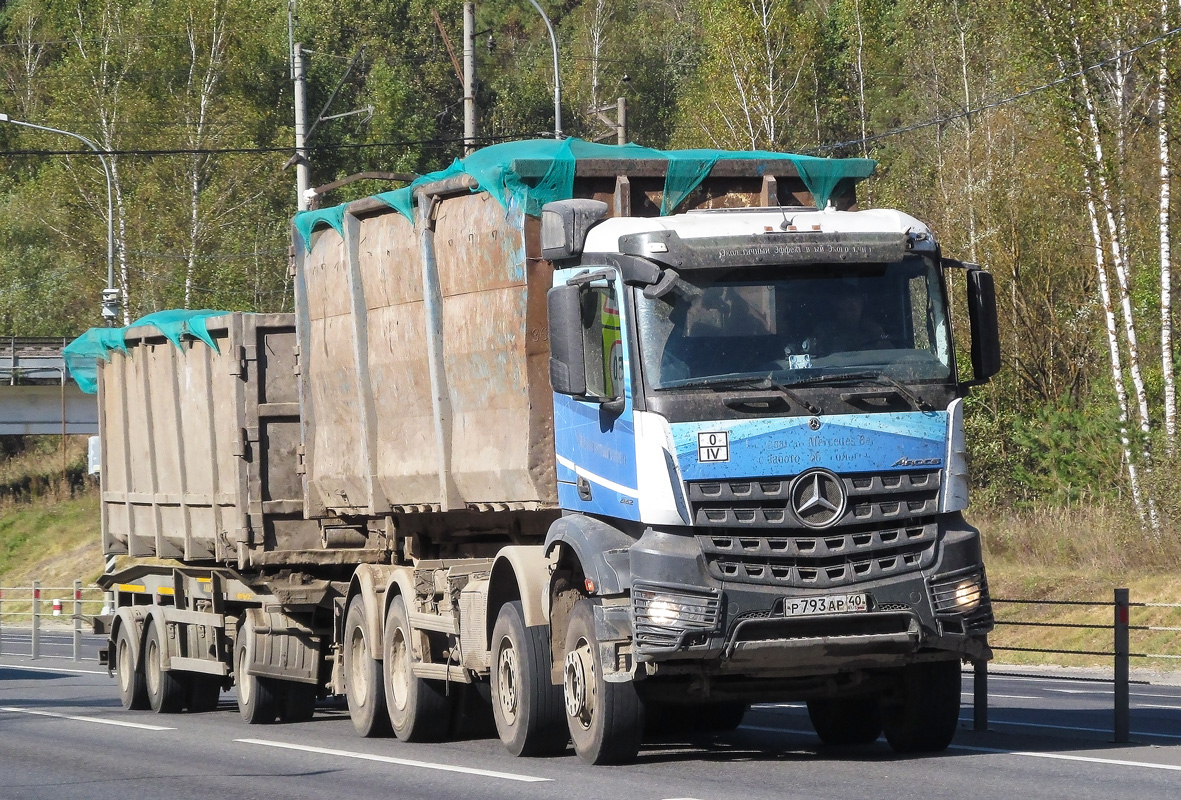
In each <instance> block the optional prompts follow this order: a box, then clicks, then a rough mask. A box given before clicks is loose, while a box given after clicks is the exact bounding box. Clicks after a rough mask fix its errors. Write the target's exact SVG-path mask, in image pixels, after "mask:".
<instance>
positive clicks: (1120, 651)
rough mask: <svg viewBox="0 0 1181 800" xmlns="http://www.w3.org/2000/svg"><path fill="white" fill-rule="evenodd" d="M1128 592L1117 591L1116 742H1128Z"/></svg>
mask: <svg viewBox="0 0 1181 800" xmlns="http://www.w3.org/2000/svg"><path fill="white" fill-rule="evenodd" d="M1128 609H1129V603H1128V590H1127V589H1116V590H1115V648H1114V652H1115V726H1114V727H1115V741H1116V743H1117V744H1125V743H1127V741H1128V727H1129V721H1128V717H1129V708H1128V694H1129V692H1128V679H1129V668H1128V666H1129V661H1130V655H1129V646H1128Z"/></svg>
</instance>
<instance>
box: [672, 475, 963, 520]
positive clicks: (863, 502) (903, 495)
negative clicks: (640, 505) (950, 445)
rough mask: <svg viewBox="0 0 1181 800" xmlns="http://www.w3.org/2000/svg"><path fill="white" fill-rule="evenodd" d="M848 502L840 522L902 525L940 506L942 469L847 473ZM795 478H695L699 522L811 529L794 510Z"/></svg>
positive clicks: (691, 486) (692, 502) (692, 500)
mask: <svg viewBox="0 0 1181 800" xmlns="http://www.w3.org/2000/svg"><path fill="white" fill-rule="evenodd" d="M840 477H841V483H842V484H843V485H844V487H845V494H846V496H847V497H848V503H847V505H846V508H845V513H844V515H843V516H842V517H841V519H839V520H836V521H835V522H834V523H833V527H836V526H837V525H842V524H844V525H848V524H861V523H885V524H890V523H897V522H901V521H903V520H907V519H914V518H917V517H924V516H929V515H931V514H934V513H936V512H937V511H938V510H939V486H940V473H939V470H928V471H923V472H890V473H884V474H860V475H842V476H840ZM792 480H793V478H784V479H783V480H768V479H762V478H760V479H757V480H736V481H691V482H689V483H688V484H686V486H687V488H688V491H689V507H690V510H691V512H692V514H693V520H694V524H695V525H698V526H703V527H727V528H734V527H738V528H743V527H749V528H805V527H806V526H805V525H804V524H803V523H802V522H801V521H800V520H799V519H798V518H797V517H796V515H795V513H794V512H793V511H792V510H791V506H790V502H789V500H790V494H791V484H792Z"/></svg>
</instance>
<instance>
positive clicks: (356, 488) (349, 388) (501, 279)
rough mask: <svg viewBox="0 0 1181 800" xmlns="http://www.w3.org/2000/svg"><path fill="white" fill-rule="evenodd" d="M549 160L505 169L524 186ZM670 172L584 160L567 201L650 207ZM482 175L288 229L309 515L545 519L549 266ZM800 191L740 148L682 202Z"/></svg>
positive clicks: (638, 209)
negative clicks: (408, 212)
mask: <svg viewBox="0 0 1181 800" xmlns="http://www.w3.org/2000/svg"><path fill="white" fill-rule="evenodd" d="M546 166H547V163H546V162H540V161H539V162H538V163H536V164H531V163H530V162H528V161H520V160H518V161H516V162H514V165H513V168H514V172H515V173H516V174H518V175H519V176H520V177H521V179H522V180H523V181H525V182H526V183H528V182H529V181H530V180H539V179H540V178H541V177H542V176H543V175H544V170H545V168H546ZM666 169H667V162H665V161H657V160H652V161H647V160H625V159H606V158H604V159H584V160H580V161H579V162H578V164H577V168H576V171H575V175H574V184H573V187H574V188H573V196H574V197H576V198H591V199H597V200H602V201H604V202H606V203H607V204H608V205H609V207H610V209H611V212H610V213H611V215H613V216H656V215H658V214H659V212H660V206H661V199H662V192H663V187H664V176H665V170H666ZM853 183H854V181H852V180H848V181H842V182H841V183H839V184H838V185H837V187H836V191H835V192H834V193H833V196H832V198H831V199H832V203H833V204H834V206H835V207H837V208H840V209H850V208H852V207H853V205H854V193H853ZM475 185H476V184H475V180H474V179H472V178H471V177H469V176H467V175H461V176H456V177H451V178H448V179H445V180H441V181H438V182H435V183H428V184H426V185H423V186H421V187H418V188H417V189H416V191H415V200H416V203H417V206H416V208H415V214H416V224H411V222H410V221H409V219H407V217H406V216H403V215H402V214H400V213H398V212H397V211H396V210H394V209H393V208H391V207H390V206H389V205H386V204H385V203H383V202H381V201H380V200H378V199H374V198H369V199H365V200H361V201H357V202H354V203H351V204H349V205H347V206H346V207H344V209H343V211H344V214H343V222H342V224H341V227H340V231H339V232H338V231H337V230H334V229H333V228H332V227H329V226H327V225H320V226H318V227H316V228H314V229H313V230H312V232H311V234H310V241H305V240H304V239H303V237H302V236H301V235H300V234H299V233H298V232H297V233H296V247H295V268H296V306H297V315H298V327H299V336H300V342H299V347H300V353H301V356H300V363H301V372H300V381H301V384H300V390H301V398H302V413H303V443H304V453H303V464H304V470H305V475H304V484H305V492H306V494H305V498H306V502H307V513H308V515H309V516H311V517H321V518H331V517H341V518H348V517H351V516H357V517H374V516H384V515H393V516H394V517H395V518H397V519H398V520H399V525H400V526H402V527H403V529H405V527H406V526H409V528H410V529H414V528H417V527H421V526H423V525H429V523H427V522H426V521H425V520H424V519H422V512H460V513H462V514H464V515H465V517H466V518H465V520H464V522H463V523H462V524H461V527H474V528H476V529H481V528H484V527H485V526H484V524H483V523H481V522H479V521H478V519H486V520H488V523H489V524H490V526H491V527H492V528H497V529H499V528H503V525H504V524H505V523H506V522H508V521H511V522H509V524H511V525H513V526H516V527H518V532H519V533H521V534H522V535H524V536H526V537H529V536H530V535H533V536H540V535H543V534H544V525H545V524H548V521H550V520H552V519H553V518H554V516H556V511H555V510H556V508H557V492H556V484H555V469H554V447H553V435H554V434H553V402H552V393H551V389H550V385H549V346H548V341H547V336H548V334H547V328H546V292H547V291H548V290H549V288H550V287H551V286H552V280H553V279H552V265H551V264H550V263H549V262H547V261H545V260H543V259H542V258H541V245H540V224H539V221H538V219H537V218H536V217H534V216H528V215H526V214H524V213H523V212H522V210H521V208H520V207H518V206H515V205H514V204H513V203H511V202H510V203H509V204H508V207H507V208H506V207H505V205H502V203H501V202H500V201H498V199H496V198H494V197H493V196H492V195H490V194H489V193H487V192H483V191H474V187H475ZM811 202H812V197H811V195H810V194H809V193H808V191H807V189H806V188H805V186H804V183H803V181H802V180H801V179H800V178H799V177H798V175H797V174H796V173H795V170H794V168H793V166H792V165H791V164H790V163H789V162H785V161H768V162H761V161H758V160H748V161H738V162H719V163H718V164H717V166H716V167H715V168H714V169H713V171H712V172H711V173H710V175H709V176H708V177H707V178H706V179H705V180H704V181H702V183H701V184H700V185H699V186H697V188H696V189H695V190H694V191H693V192H692V193H691V194H690V195H689V197H688V198H687V199H686V200H685V201H684V203H682V204H681V205H680V206H678V210H692V209H706V208H733V207H751V206H760V205H762V206H766V205H772V206H774V205H776V204H779V205H783V206H800V205H803V206H807V205H809V204H811ZM489 512H491V514H489ZM473 513H474V514H475V515H477V517H473V516H472V514H473ZM506 515H507V516H506ZM416 518H417V519H416ZM494 520H498V521H494ZM523 522H524V523H525V524H524V528H523V529H519V526H521V525H522V523H523ZM534 523H536V524H534Z"/></svg>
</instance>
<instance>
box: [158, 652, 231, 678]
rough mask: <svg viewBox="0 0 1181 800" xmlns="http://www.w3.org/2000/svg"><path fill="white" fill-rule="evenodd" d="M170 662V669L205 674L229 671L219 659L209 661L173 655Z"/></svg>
mask: <svg viewBox="0 0 1181 800" xmlns="http://www.w3.org/2000/svg"><path fill="white" fill-rule="evenodd" d="M171 663H172V669H174V670H180V671H182V672H201V673H204V674H205V675H228V674H229V672H230V671H229V669H228V668H227V667H226V665H225V664H223V663H221V662H220V661H211V660H209V659H207V658H184V657H182V656H173V657H172V659H171Z"/></svg>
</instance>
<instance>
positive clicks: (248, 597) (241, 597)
mask: <svg viewBox="0 0 1181 800" xmlns="http://www.w3.org/2000/svg"><path fill="white" fill-rule="evenodd" d="M238 599H239V600H253V599H254V595H252V594H250V593H249V592H238Z"/></svg>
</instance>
